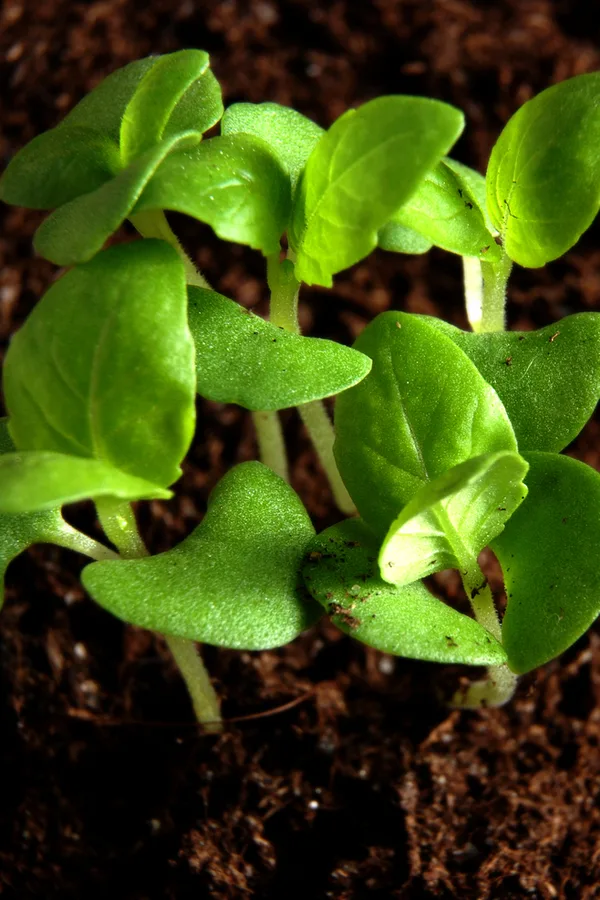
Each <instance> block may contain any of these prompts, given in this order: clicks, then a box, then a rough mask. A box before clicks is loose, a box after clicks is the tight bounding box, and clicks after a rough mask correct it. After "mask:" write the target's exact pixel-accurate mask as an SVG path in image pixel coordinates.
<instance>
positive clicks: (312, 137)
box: [221, 103, 324, 191]
mask: <svg viewBox="0 0 600 900" xmlns="http://www.w3.org/2000/svg"><path fill="white" fill-rule="evenodd" d="M221 132H222V134H240V133H242V134H253V135H254V136H255V137H258V138H261V139H262V140H263V141H266V143H267V144H268V145H269V147H270V148H271V151H272V153H273V154H274V155H275V156H276V157H277V159H278V161H279V163H280V165H281V167H282V168H283V169H284V170H285V171H286V172H287V173H288V175H289V176H290V180H291V183H292V191H294V190H295V189H296V185H297V183H298V179H299V178H300V175H301V174H302V171H303V169H304V167H305V165H306V161H307V159H308V157H309V156H310V154H311V153H312V151H313V149H314V148H315V146H316V144H317V143H318V141H319V139H320V137H321V135H322V134H324V132H323V129H322V128H321V127H320V126H319V125H317V124H316V123H315V122H312V121H311V120H310V119H307V118H306V116H303V115H302V114H301V113H299V112H296V110H295V109H291V108H290V107H288V106H280V105H279V104H278V103H234V104H233V106H230V107H229V108H228V109H227V110H226V111H225V115H224V116H223V121H222V123H221Z"/></svg>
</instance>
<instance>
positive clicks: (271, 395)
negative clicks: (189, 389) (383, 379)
mask: <svg viewBox="0 0 600 900" xmlns="http://www.w3.org/2000/svg"><path fill="white" fill-rule="evenodd" d="M188 296H189V308H188V321H189V325H190V331H191V333H192V337H193V339H194V343H195V345H196V369H197V390H198V393H199V394H201V395H202V396H203V397H207V398H208V399H209V400H215V401H217V402H220V403H238V404H239V405H240V406H243V407H245V408H246V409H253V410H267V409H286V408H287V407H289V406H298V405H299V404H301V403H308V402H309V401H310V400H320V399H322V398H323V397H329V396H332V395H333V394H338V393H339V392H340V391H343V390H345V389H346V388H348V387H350V386H351V385H353V384H356V383H357V382H358V381H360V380H361V379H362V378H364V377H365V375H366V374H367V373H368V372H369V370H370V368H371V360H370V359H369V358H368V357H367V356H365V355H364V354H363V353H358V351H356V350H353V349H352V348H350V347H344V346H343V345H342V344H337V343H335V342H334V341H326V340H322V339H320V338H308V337H302V336H301V335H299V334H291V333H289V332H287V331H284V330H283V329H282V328H277V327H276V326H275V325H272V324H271V323H270V322H265V320H264V319H261V318H260V317H259V316H255V315H254V314H253V313H251V312H250V311H249V310H246V309H244V308H243V307H241V306H240V305H239V304H238V303H234V302H233V300H228V299H227V298H226V297H223V296H221V294H217V293H216V292H215V291H207V290H204V289H203V288H196V287H188Z"/></svg>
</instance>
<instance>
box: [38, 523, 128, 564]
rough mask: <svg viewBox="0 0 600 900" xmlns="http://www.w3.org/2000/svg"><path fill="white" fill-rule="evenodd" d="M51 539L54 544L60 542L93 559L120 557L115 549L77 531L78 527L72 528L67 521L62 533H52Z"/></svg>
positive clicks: (62, 545) (67, 547)
mask: <svg viewBox="0 0 600 900" xmlns="http://www.w3.org/2000/svg"><path fill="white" fill-rule="evenodd" d="M49 540H51V541H52V543H53V544H58V546H59V547H65V548H66V549H67V550H74V551H75V552H76V553H83V554H84V556H89V557H90V558H91V559H95V560H101V559H119V554H118V553H115V551H114V550H111V549H110V548H109V547H105V546H104V544H101V543H100V542H99V541H95V540H94V538H91V537H89V536H88V535H87V534H83V532H81V531H77V529H76V528H72V527H71V526H70V525H69V524H68V523H67V522H65V523H64V527H62V528H61V531H60V533H59V534H52V535H51V537H49Z"/></svg>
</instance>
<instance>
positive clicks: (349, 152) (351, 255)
mask: <svg viewBox="0 0 600 900" xmlns="http://www.w3.org/2000/svg"><path fill="white" fill-rule="evenodd" d="M463 124H464V123H463V116H462V114H461V113H460V112H459V111H458V110H457V109H454V108H453V107H451V106H448V105H447V104H445V103H439V102H437V101H435V100H426V99H422V98H420V97H379V98H377V99H376V100H371V101H370V102H369V103H365V104H364V106H361V107H360V109H358V110H349V111H348V112H346V113H344V115H343V116H341V117H340V118H339V119H338V120H337V121H336V122H334V124H333V125H332V126H331V128H330V129H329V131H327V132H326V134H324V135H323V137H322V138H321V140H320V141H319V143H318V144H317V145H316V147H315V149H314V150H313V152H312V153H311V155H310V157H309V159H308V162H307V164H306V168H305V169H304V173H303V175H302V179H301V181H300V184H299V186H298V190H297V192H296V195H295V198H294V210H293V214H292V225H291V230H290V243H291V246H292V248H293V249H294V250H295V251H296V254H297V262H296V277H297V278H298V280H299V281H305V282H307V283H308V284H321V285H324V286H325V287H330V286H331V283H332V276H333V275H334V274H335V273H336V272H340V271H341V270H342V269H345V268H347V267H348V266H351V265H353V263H355V262H358V261H359V260H360V259H363V257H365V256H367V255H368V254H369V253H370V252H371V250H373V249H374V248H375V246H376V245H377V232H378V230H379V229H380V228H382V227H383V226H384V225H385V224H386V222H388V221H389V220H390V218H391V217H392V215H393V214H394V212H395V211H396V210H397V209H398V208H399V207H400V206H401V205H402V204H403V203H404V202H405V201H406V200H407V199H408V197H409V196H410V194H411V193H412V192H413V191H414V190H415V188H416V187H417V185H418V183H419V181H420V180H421V178H422V177H423V176H424V175H425V174H426V172H428V171H429V170H430V169H432V168H433V166H435V164H436V163H437V162H438V160H439V159H440V158H441V157H442V156H443V155H444V153H446V152H447V151H448V150H449V149H450V147H451V146H452V144H453V143H454V141H455V140H456V138H457V137H458V135H459V134H460V132H461V131H462V128H463Z"/></svg>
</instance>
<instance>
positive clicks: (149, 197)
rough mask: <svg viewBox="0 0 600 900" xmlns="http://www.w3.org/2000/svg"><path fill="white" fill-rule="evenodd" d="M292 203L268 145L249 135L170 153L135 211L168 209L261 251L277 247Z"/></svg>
mask: <svg viewBox="0 0 600 900" xmlns="http://www.w3.org/2000/svg"><path fill="white" fill-rule="evenodd" d="M290 207H291V196H290V183H289V178H288V176H287V175H286V173H285V172H284V170H283V169H282V168H281V166H280V165H279V163H278V162H277V159H276V157H275V156H274V155H273V154H272V153H271V151H270V150H269V147H268V145H267V144H265V142H264V141H262V140H260V139H259V138H255V137H252V136H251V135H246V134H240V135H231V136H229V137H217V138H211V139H210V140H208V141H205V142H204V143H203V144H201V145H200V146H199V147H195V148H194V149H192V150H186V151H182V152H180V153H174V154H172V155H170V156H169V157H168V158H167V159H165V161H164V162H163V164H162V165H161V166H160V168H159V169H158V170H157V172H156V174H155V175H154V177H153V178H152V180H151V181H150V183H149V184H148V186H147V187H146V189H145V190H144V193H143V194H142V196H141V197H140V200H139V202H138V204H137V206H136V207H135V210H134V214H136V213H139V212H143V211H145V210H154V209H170V210H174V211H175V212H181V213H185V214H186V215H189V216H193V217H194V218H196V219H199V220H200V221H201V222H207V223H208V224H209V225H210V226H211V227H212V228H213V229H214V230H215V232H216V233H217V234H218V236H219V237H220V238H223V240H227V241H236V242H237V243H238V244H248V246H250V247H252V248H253V249H255V250H261V251H262V252H263V253H264V254H265V255H269V254H271V253H276V252H277V251H278V250H279V239H280V237H281V235H282V234H283V232H284V231H285V228H286V226H287V222H288V219H289V214H290Z"/></svg>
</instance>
